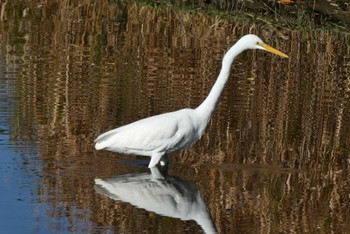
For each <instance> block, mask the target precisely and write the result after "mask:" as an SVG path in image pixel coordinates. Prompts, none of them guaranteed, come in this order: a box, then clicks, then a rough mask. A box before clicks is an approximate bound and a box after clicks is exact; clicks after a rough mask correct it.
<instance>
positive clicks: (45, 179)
mask: <svg viewBox="0 0 350 234" xmlns="http://www.w3.org/2000/svg"><path fill="white" fill-rule="evenodd" d="M242 2H243V1H242ZM10 3H11V4H13V5H11V4H10ZM1 7H5V6H4V5H1ZM1 12H3V16H2V17H1V19H2V24H1V25H0V32H1V35H4V36H3V37H2V38H1V39H2V40H4V44H6V46H4V47H6V51H5V54H6V56H7V63H9V64H16V65H17V66H18V68H17V69H18V70H17V75H16V77H15V79H16V82H17V83H16V87H15V88H16V92H17V93H16V95H17V96H18V99H19V105H18V108H19V110H18V112H19V116H21V118H20V119H14V120H13V121H12V125H13V126H12V128H15V127H17V128H18V129H19V132H18V137H21V138H23V139H28V138H34V139H35V141H36V142H38V147H39V149H40V155H39V157H40V160H41V161H42V162H43V169H42V170H43V172H42V174H43V176H42V184H43V187H44V188H45V189H47V191H46V190H45V189H43V191H40V192H39V193H40V194H41V199H43V200H44V201H46V200H47V199H48V198H47V196H48V194H49V196H50V198H49V199H52V200H50V202H51V203H49V204H50V205H51V206H52V207H51V208H52V209H51V210H50V212H49V213H50V215H52V216H53V217H55V216H57V217H62V211H64V209H66V210H67V212H66V213H67V216H69V217H71V216H74V215H75V219H74V218H73V219H71V220H72V221H71V222H72V226H74V227H78V226H79V225H78V224H76V223H75V222H79V220H81V219H84V217H83V218H82V216H84V215H85V213H83V215H82V214H81V213H79V212H78V211H75V210H74V209H72V207H73V208H74V207H75V206H80V207H84V208H83V209H86V210H87V211H86V213H87V214H90V220H92V222H93V223H96V225H99V226H102V227H105V226H113V227H117V228H119V227H120V228H121V229H122V230H126V231H125V232H126V233H135V232H138V231H139V230H144V228H146V229H147V230H146V231H148V232H152V231H153V232H156V231H157V230H158V231H159V230H166V228H169V226H172V227H175V228H174V230H180V231H182V230H187V229H188V227H187V225H186V224H183V223H181V222H176V221H174V220H171V219H164V218H163V219H161V218H158V217H155V216H154V215H152V214H146V213H142V214H137V218H138V221H139V222H135V221H133V220H130V219H128V217H130V216H136V215H135V213H136V212H135V210H133V209H132V208H131V207H128V206H126V205H122V204H118V203H112V202H111V201H109V200H104V201H97V199H96V197H95V195H94V193H93V191H92V184H91V183H92V180H93V177H95V175H96V174H98V175H101V176H104V175H105V176H107V175H110V174H114V173H115V172H121V173H122V172H128V171H126V170H127V169H128V168H126V167H124V166H121V164H117V163H116V162H115V161H116V159H115V157H114V156H112V155H113V154H108V153H106V154H104V155H102V156H101V154H99V155H95V153H94V151H93V148H92V146H93V144H92V142H93V139H94V138H95V136H96V135H98V133H100V132H102V131H103V130H107V129H110V128H112V127H115V126H116V125H121V124H125V123H127V122H130V121H133V120H136V119H138V118H141V117H146V116H149V115H150V114H156V113H161V112H165V111H171V110H175V109H179V108H180V107H185V106H188V107H193V106H196V105H197V104H198V103H199V102H200V101H201V100H202V99H203V97H205V96H206V95H207V93H208V91H209V90H210V88H211V85H212V83H213V81H214V79H215V78H216V75H217V72H218V70H219V69H220V68H219V66H220V62H221V58H222V55H223V53H224V51H225V50H226V48H228V47H229V46H230V45H231V44H232V42H233V41H235V40H236V39H237V38H238V37H240V36H241V35H242V34H246V33H249V32H251V33H256V34H259V35H261V36H262V37H263V38H264V39H265V40H266V41H268V42H270V43H271V44H277V43H278V48H280V49H281V50H283V51H287V52H288V54H289V55H290V58H291V59H290V60H285V61H281V60H278V59H276V58H272V57H270V56H268V55H265V54H263V53H259V52H254V53H253V52H252V53H250V52H248V53H246V54H244V55H242V56H241V57H240V58H238V60H237V61H236V62H235V64H234V68H233V69H234V71H235V74H233V76H232V79H231V80H230V81H229V84H228V87H227V89H226V91H225V93H224V95H223V97H222V100H221V102H220V105H219V107H218V110H217V111H216V113H215V116H214V118H213V120H212V121H211V123H210V126H209V127H208V131H207V134H206V135H205V136H204V137H203V139H202V140H201V142H200V143H199V144H197V145H196V146H195V147H193V148H191V149H189V150H188V151H183V152H181V153H180V155H176V154H175V155H172V156H171V161H174V162H177V161H180V162H183V163H185V164H186V166H185V167H181V164H180V166H179V164H175V166H174V169H173V170H174V172H176V173H178V174H180V175H183V176H185V177H186V178H187V179H190V180H193V181H197V182H198V184H199V187H200V190H201V191H203V192H204V193H205V197H206V198H207V200H208V204H209V207H210V209H211V210H212V211H213V212H214V215H213V216H214V219H215V220H216V223H217V224H219V225H218V226H219V229H221V232H222V233H235V232H242V230H243V232H244V230H245V229H244V227H243V228H242V229H239V228H237V226H238V227H241V226H239V225H242V223H249V224H250V223H252V227H251V228H255V229H254V230H261V232H262V233H282V232H285V231H286V230H290V232H295V233H302V232H303V230H302V228H305V229H304V230H314V229H313V228H314V226H315V224H316V221H317V220H319V218H320V217H321V218H323V217H325V214H327V215H328V214H329V217H328V216H327V218H326V220H325V221H324V223H325V224H324V226H325V230H327V232H328V231H329V230H331V231H334V232H337V230H340V229H341V227H340V226H341V225H343V226H345V227H349V224H350V222H349V218H348V216H347V217H345V218H344V214H347V213H348V211H349V210H350V207H349V205H350V204H348V203H344V202H343V200H342V199H344V198H346V197H347V196H348V194H349V186H348V183H349V177H348V171H349V163H348V160H349V156H348V155H349V150H350V144H349V142H350V141H349V140H350V124H349V123H350V111H349V105H350V104H349V103H350V102H349V97H348V95H349V92H350V90H349V87H350V86H349V84H350V81H349V78H348V77H350V73H349V72H350V71H349V69H346V68H347V66H348V63H349V60H348V59H347V56H348V52H349V41H350V37H349V36H348V35H345V34H342V33H339V32H333V33H330V32H328V31H312V32H308V31H291V30H286V29H283V28H282V29H281V28H274V27H273V26H272V25H263V26H262V27H259V26H257V25H256V24H253V23H249V22H248V21H243V22H242V21H240V20H238V19H235V21H232V22H228V21H225V20H223V19H222V18H220V17H216V16H214V17H208V16H206V15H204V14H197V13H195V14H194V13H193V11H192V12H190V13H188V12H186V11H174V10H172V9H169V8H165V7H161V8H158V9H155V8H152V7H145V6H144V5H142V4H138V3H127V4H121V3H119V4H115V3H110V1H106V0H101V1H92V0H91V1H90V0H83V1H47V2H45V3H42V4H41V5H37V1H26V4H24V3H21V1H8V5H6V7H5V8H2V11H1ZM225 14H226V13H225ZM227 14H228V13H227ZM48 16H50V17H48ZM338 57H341V58H343V59H339V58H338ZM247 77H254V82H251V83H249V85H247V80H246V78H247ZM248 86H249V87H248ZM251 90H254V92H251ZM102 154H103V153H102ZM119 157H123V156H120V155H119V156H118V159H119ZM339 158H342V159H343V160H339ZM198 162H200V163H198ZM192 163H198V164H197V165H194V166H193V167H192V166H190V165H192ZM207 163H209V165H210V166H208V167H209V169H207V168H206V164H207ZM220 163H222V164H223V165H222V167H223V168H221V165H220ZM237 163H242V164H244V165H238V166H237ZM252 163H254V164H255V165H259V166H268V167H267V168H265V169H264V168H263V169H262V170H260V171H259V172H258V173H251V171H250V170H249V168H248V169H244V167H245V166H247V165H248V166H249V165H251V164H252ZM201 164H203V165H201ZM227 165H228V166H227ZM235 165H236V166H235ZM225 166H227V167H228V168H225ZM230 166H232V167H233V169H230ZM275 166H276V167H275ZM201 167H204V169H203V168H201ZM280 167H283V169H284V170H282V171H281V170H280ZM125 168H126V169H125ZM198 168H199V169H198ZM242 168H243V169H242ZM276 168H277V169H276ZM294 168H297V169H298V171H294V170H293V169H294ZM197 169H198V170H197ZM225 170H226V171H225ZM325 175H327V177H325ZM325 178H326V179H325ZM55 199H56V200H57V201H56V200H55ZM62 201H63V202H62ZM97 203H98V204H97ZM77 204H78V205H77ZM232 210H234V212H232V213H229V212H230V211H232ZM74 212H76V213H74ZM339 217H343V219H339ZM85 218H87V217H85ZM164 220H165V221H164ZM247 220H249V221H251V222H247ZM256 220H259V221H258V222H254V221H256ZM163 221H164V222H163ZM158 227H159V229H157V228H158ZM237 229H239V230H238V231H237ZM343 230H345V229H343ZM347 230H349V228H348V229H347ZM310 232H312V231H310Z"/></svg>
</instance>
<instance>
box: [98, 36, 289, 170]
mask: <svg viewBox="0 0 350 234" xmlns="http://www.w3.org/2000/svg"><path fill="white" fill-rule="evenodd" d="M247 49H261V50H266V51H269V52H271V53H274V54H277V55H279V56H282V57H285V58H287V57H288V56H287V55H286V54H284V53H282V52H280V51H278V50H276V49H274V48H272V47H270V46H268V45H266V44H265V43H264V42H263V41H262V40H261V39H260V38H259V37H257V36H255V35H252V34H249V35H246V36H244V37H242V38H241V39H240V40H239V41H238V42H237V43H236V44H235V45H233V46H232V47H231V48H230V49H229V51H228V52H227V53H226V54H225V56H224V58H223V61H222V67H221V71H220V74H219V77H218V79H217V80H216V82H215V84H214V86H213V88H212V89H211V91H210V93H209V95H208V97H207V98H206V99H205V100H204V102H203V103H202V104H201V105H200V106H199V107H197V108H196V109H182V110H178V111H174V112H169V113H164V114H160V115H156V116H151V117H148V118H145V119H141V120H138V121H136V122H133V123H130V124H128V125H125V126H122V127H119V128H116V129H113V130H110V131H108V132H106V133H103V134H102V135H100V136H99V137H97V138H96V140H95V143H96V145H95V148H96V149H97V150H101V149H106V150H110V151H113V152H119V153H125V154H136V155H143V156H150V157H151V161H150V163H149V165H148V167H154V166H155V165H156V164H158V162H159V160H160V159H161V157H162V156H163V155H165V154H167V153H171V152H173V151H176V150H179V149H183V148H187V147H190V146H191V145H193V144H194V143H195V142H197V141H198V140H199V139H200V138H201V136H202V135H203V133H204V131H205V129H206V127H207V125H208V122H209V120H210V117H211V116H212V114H213V112H214V110H215V107H216V104H217V102H218V100H219V98H220V95H221V93H222V91H223V89H224V87H225V84H226V82H227V79H228V77H229V75H230V71H231V65H232V62H233V60H234V58H235V57H236V56H237V55H238V54H240V53H241V52H243V51H244V50H247Z"/></svg>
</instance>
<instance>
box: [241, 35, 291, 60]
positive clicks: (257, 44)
mask: <svg viewBox="0 0 350 234" xmlns="http://www.w3.org/2000/svg"><path fill="white" fill-rule="evenodd" d="M239 42H241V43H242V46H244V47H246V48H247V49H259V50H266V51H268V52H270V53H273V54H277V55H279V56H281V57H284V58H288V55H286V54H285V53H283V52H281V51H279V50H276V49H275V48H272V47H271V46H269V45H267V44H265V43H264V42H263V41H262V40H261V39H260V38H259V37H258V36H256V35H253V34H248V35H245V36H244V37H242V38H241V39H240V40H239Z"/></svg>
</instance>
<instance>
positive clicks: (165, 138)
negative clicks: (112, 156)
mask: <svg viewBox="0 0 350 234" xmlns="http://www.w3.org/2000/svg"><path fill="white" fill-rule="evenodd" d="M196 129H197V127H196V121H195V116H194V110H192V109H183V110H179V111H175V112H170V113H165V114H161V115H156V116H152V117H149V118H145V119H142V120H139V121H136V122H133V123H131V124H128V125H125V126H122V127H119V128H116V129H113V130H111V131H108V132H106V133H104V134H102V135H100V136H99V137H98V138H97V139H96V140H95V142H96V145H95V147H96V149H98V150H99V149H107V150H111V151H114V152H120V153H129V154H137V155H147V156H151V155H153V154H154V153H161V152H163V153H167V152H172V151H174V150H177V149H180V148H185V147H187V146H190V145H192V144H193V143H194V142H196V141H197V140H198V139H199V138H198V137H197V133H196Z"/></svg>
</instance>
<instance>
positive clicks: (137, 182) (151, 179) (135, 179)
mask: <svg viewBox="0 0 350 234" xmlns="http://www.w3.org/2000/svg"><path fill="white" fill-rule="evenodd" d="M150 171H151V173H141V174H124V175H118V176H114V177H111V178H106V179H95V186H94V188H95V190H96V191H97V192H98V193H100V194H102V195H105V196H107V197H109V198H111V199H113V200H116V201H122V202H127V203H130V204H131V205H133V206H136V207H138V208H142V209H145V210H147V211H151V212H154V213H156V214H159V215H163V216H167V217H173V218H178V219H181V220H194V221H196V222H197V223H198V224H199V225H200V226H201V227H202V228H203V230H204V232H205V233H217V231H216V228H215V224H214V223H213V220H212V218H211V216H210V213H209V210H208V208H207V206H206V205H205V202H204V201H203V198H202V196H201V194H200V192H199V191H198V189H196V188H195V187H194V186H193V184H192V183H191V182H189V181H187V180H183V179H181V178H179V177H175V176H169V175H168V165H167V164H164V165H158V166H157V167H153V168H151V169H150Z"/></svg>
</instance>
